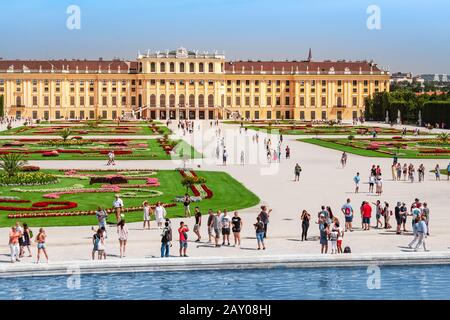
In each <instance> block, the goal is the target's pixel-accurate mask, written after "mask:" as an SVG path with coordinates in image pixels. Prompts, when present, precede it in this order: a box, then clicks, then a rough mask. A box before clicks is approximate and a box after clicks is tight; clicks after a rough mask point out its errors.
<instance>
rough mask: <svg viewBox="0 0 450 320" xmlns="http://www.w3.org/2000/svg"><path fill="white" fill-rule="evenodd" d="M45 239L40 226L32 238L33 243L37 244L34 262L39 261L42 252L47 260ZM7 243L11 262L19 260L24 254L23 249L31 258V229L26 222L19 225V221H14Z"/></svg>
mask: <svg viewBox="0 0 450 320" xmlns="http://www.w3.org/2000/svg"><path fill="white" fill-rule="evenodd" d="M46 239H47V235H46V233H45V230H44V228H40V229H39V233H38V234H37V236H36V238H35V239H34V243H36V244H37V260H36V263H39V260H40V257H41V254H44V256H45V258H46V260H47V262H48V255H47V249H46V246H45V241H46ZM8 244H9V249H10V252H11V263H15V262H20V259H22V258H23V257H24V255H25V249H27V251H28V257H30V258H31V257H32V256H33V255H32V254H31V249H30V246H32V244H33V231H31V229H30V228H29V227H28V225H27V224H26V223H24V224H22V225H21V224H20V222H16V224H15V225H14V226H13V227H11V230H10V231H9V242H8Z"/></svg>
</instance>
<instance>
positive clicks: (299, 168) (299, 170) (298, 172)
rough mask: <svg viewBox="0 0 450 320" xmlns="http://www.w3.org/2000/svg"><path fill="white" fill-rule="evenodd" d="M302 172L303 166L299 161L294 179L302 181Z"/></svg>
mask: <svg viewBox="0 0 450 320" xmlns="http://www.w3.org/2000/svg"><path fill="white" fill-rule="evenodd" d="M301 172H302V167H300V165H299V164H298V163H297V164H296V165H295V168H294V174H295V178H294V181H300V173H301Z"/></svg>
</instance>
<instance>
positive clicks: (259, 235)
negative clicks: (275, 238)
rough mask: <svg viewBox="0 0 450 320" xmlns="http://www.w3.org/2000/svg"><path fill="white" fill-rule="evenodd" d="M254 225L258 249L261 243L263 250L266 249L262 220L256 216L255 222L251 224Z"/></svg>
mask: <svg viewBox="0 0 450 320" xmlns="http://www.w3.org/2000/svg"><path fill="white" fill-rule="evenodd" d="M253 226H254V227H255V232H256V241H257V243H258V250H261V245H262V247H263V250H266V246H265V244H264V233H265V232H264V222H262V220H261V218H260V217H259V216H258V217H256V223H255V224H253Z"/></svg>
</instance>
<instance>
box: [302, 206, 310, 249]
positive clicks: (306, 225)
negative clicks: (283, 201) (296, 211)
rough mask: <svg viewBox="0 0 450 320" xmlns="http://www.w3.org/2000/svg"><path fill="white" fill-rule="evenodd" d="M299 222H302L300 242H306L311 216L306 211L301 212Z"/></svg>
mask: <svg viewBox="0 0 450 320" xmlns="http://www.w3.org/2000/svg"><path fill="white" fill-rule="evenodd" d="M300 220H301V221H302V241H303V240H304V241H308V229H309V221H310V220H311V215H310V214H309V213H308V211H306V210H303V211H302V215H301V216H300Z"/></svg>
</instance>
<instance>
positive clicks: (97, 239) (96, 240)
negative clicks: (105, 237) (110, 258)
mask: <svg viewBox="0 0 450 320" xmlns="http://www.w3.org/2000/svg"><path fill="white" fill-rule="evenodd" d="M99 243H100V237H99V236H98V235H97V234H94V246H95V247H98V244H99Z"/></svg>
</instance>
